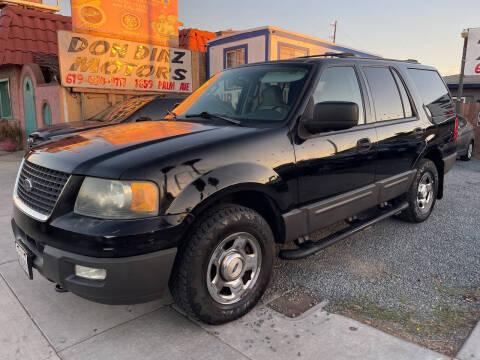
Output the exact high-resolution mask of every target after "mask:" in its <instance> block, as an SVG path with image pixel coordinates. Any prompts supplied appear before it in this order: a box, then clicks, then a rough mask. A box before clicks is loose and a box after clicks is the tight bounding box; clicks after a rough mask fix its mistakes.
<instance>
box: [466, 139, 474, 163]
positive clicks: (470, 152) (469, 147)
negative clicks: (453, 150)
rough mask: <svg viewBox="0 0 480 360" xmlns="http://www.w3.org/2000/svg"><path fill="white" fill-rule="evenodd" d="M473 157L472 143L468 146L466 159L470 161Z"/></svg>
mask: <svg viewBox="0 0 480 360" xmlns="http://www.w3.org/2000/svg"><path fill="white" fill-rule="evenodd" d="M472 155H473V146H472V143H470V144H468V150H467V157H468V158H469V159H470V158H471V157H472Z"/></svg>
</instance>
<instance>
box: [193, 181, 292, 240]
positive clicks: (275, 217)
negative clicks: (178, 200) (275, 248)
mask: <svg viewBox="0 0 480 360" xmlns="http://www.w3.org/2000/svg"><path fill="white" fill-rule="evenodd" d="M222 204H235V205H240V206H245V207H247V208H250V209H252V210H255V211H256V212H258V213H259V214H260V215H261V216H262V217H263V218H264V219H265V220H266V221H267V223H268V224H269V225H270V228H271V230H272V232H273V235H274V238H275V242H276V243H281V244H283V243H284V242H285V223H284V221H283V217H282V214H281V211H280V208H279V206H278V204H277V203H276V201H275V200H274V199H273V198H272V196H271V195H270V194H269V193H268V191H266V189H265V185H261V184H255V183H245V184H237V185H234V186H230V187H228V188H226V189H223V190H221V191H219V192H217V193H215V194H213V195H211V196H210V197H208V198H207V199H205V200H204V201H202V202H201V203H199V204H198V205H197V206H196V207H195V208H194V209H193V210H192V212H191V214H192V215H193V216H194V217H195V218H198V217H200V216H201V215H202V214H203V213H205V211H208V210H209V209H211V208H213V207H215V206H219V205H222Z"/></svg>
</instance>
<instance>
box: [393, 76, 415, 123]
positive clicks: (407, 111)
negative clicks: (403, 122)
mask: <svg viewBox="0 0 480 360" xmlns="http://www.w3.org/2000/svg"><path fill="white" fill-rule="evenodd" d="M392 73H393V76H394V78H395V81H396V82H397V86H398V90H400V95H401V96H402V103H403V112H404V117H406V118H409V117H412V116H413V111H412V104H411V103H410V98H409V97H408V95H407V90H405V86H404V85H403V81H402V80H401V79H400V75H398V73H397V71H396V70H392Z"/></svg>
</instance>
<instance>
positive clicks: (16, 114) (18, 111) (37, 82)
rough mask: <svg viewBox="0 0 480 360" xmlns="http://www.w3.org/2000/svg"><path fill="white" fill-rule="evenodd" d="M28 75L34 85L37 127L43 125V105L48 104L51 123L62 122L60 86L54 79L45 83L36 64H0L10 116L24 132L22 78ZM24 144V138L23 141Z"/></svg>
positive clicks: (0, 76) (0, 77) (1, 78)
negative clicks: (8, 96)
mask: <svg viewBox="0 0 480 360" xmlns="http://www.w3.org/2000/svg"><path fill="white" fill-rule="evenodd" d="M26 76H30V77H31V79H32V82H33V85H34V94H35V109H36V111H35V113H36V119H37V128H40V127H43V126H44V125H45V122H44V118H43V106H44V105H45V103H48V104H49V105H50V110H51V114H52V118H51V120H52V124H57V123H60V122H62V114H61V107H60V86H59V84H58V83H57V82H56V81H53V82H51V83H48V84H46V83H45V78H44V76H43V74H42V71H41V70H40V67H39V66H38V65H37V64H26V65H24V66H23V67H22V66H18V65H3V66H0V80H3V79H8V80H9V84H10V100H11V102H12V117H13V119H11V120H14V121H16V122H17V123H18V124H20V126H21V128H22V130H23V132H25V117H24V111H23V80H24V79H25V77H26ZM24 145H26V139H25V141H24Z"/></svg>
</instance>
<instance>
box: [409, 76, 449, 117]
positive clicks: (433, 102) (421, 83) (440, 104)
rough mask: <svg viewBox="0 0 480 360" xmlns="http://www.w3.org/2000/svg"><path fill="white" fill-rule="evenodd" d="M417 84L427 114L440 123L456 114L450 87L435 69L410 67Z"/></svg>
mask: <svg viewBox="0 0 480 360" xmlns="http://www.w3.org/2000/svg"><path fill="white" fill-rule="evenodd" d="M408 71H409V75H410V77H411V78H412V80H413V82H414V83H415V86H416V87H417V89H418V92H419V93H420V97H421V98H422V101H423V104H424V105H425V107H426V112H427V115H428V116H429V117H430V118H431V119H432V120H433V121H434V122H435V123H439V122H442V121H445V120H447V119H448V118H449V117H451V116H453V115H454V114H455V111H454V108H453V103H452V100H451V98H450V94H449V93H448V89H447V87H446V86H445V84H444V82H443V81H442V79H441V78H440V75H439V74H438V73H437V72H436V71H433V70H422V69H408Z"/></svg>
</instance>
